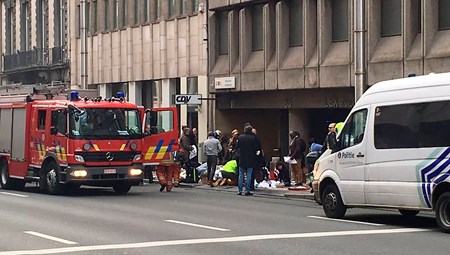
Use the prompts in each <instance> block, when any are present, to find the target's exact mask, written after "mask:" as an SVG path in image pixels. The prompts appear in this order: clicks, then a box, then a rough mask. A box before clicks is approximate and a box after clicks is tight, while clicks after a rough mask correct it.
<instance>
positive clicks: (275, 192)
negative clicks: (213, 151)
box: [180, 183, 314, 200]
mask: <svg viewBox="0 0 450 255" xmlns="http://www.w3.org/2000/svg"><path fill="white" fill-rule="evenodd" d="M180 187H184V188H193V189H203V190H214V191H224V192H232V193H237V186H217V187H210V186H209V185H207V184H200V183H180ZM252 193H253V194H254V195H256V196H258V195H260V196H272V197H279V198H289V199H309V200H314V194H313V193H311V192H310V189H306V190H289V189H288V188H267V189H266V188H256V190H255V191H253V192H252Z"/></svg>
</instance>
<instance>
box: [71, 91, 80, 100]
mask: <svg viewBox="0 0 450 255" xmlns="http://www.w3.org/2000/svg"><path fill="white" fill-rule="evenodd" d="M78 100H80V98H79V93H78V91H72V92H70V101H78Z"/></svg>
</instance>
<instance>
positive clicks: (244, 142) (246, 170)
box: [203, 123, 265, 196]
mask: <svg viewBox="0 0 450 255" xmlns="http://www.w3.org/2000/svg"><path fill="white" fill-rule="evenodd" d="M214 133H216V134H217V131H215V132H209V133H208V138H207V139H206V141H205V142H204V143H203V151H204V153H205V155H206V157H207V161H206V162H207V178H208V183H209V185H211V186H215V185H214V182H213V181H214V180H213V178H214V174H215V171H216V165H217V163H218V162H220V163H221V164H223V165H224V166H223V170H222V171H221V175H222V178H221V179H218V180H216V184H219V185H223V184H225V183H227V182H231V183H235V182H236V180H237V183H238V189H239V192H238V195H246V196H250V195H252V193H251V191H252V190H254V179H255V175H254V170H259V168H261V167H263V166H265V160H264V154H263V151H262V147H261V141H260V140H259V138H258V136H257V132H256V129H255V128H253V127H252V125H251V124H250V123H246V124H245V125H244V130H243V133H242V134H239V131H238V130H237V129H234V130H233V131H231V136H230V137H226V136H225V137H226V138H223V137H221V136H220V133H219V134H217V135H215V134H214ZM221 138H222V139H221ZM244 177H245V180H246V181H245V185H246V189H245V193H243V186H244Z"/></svg>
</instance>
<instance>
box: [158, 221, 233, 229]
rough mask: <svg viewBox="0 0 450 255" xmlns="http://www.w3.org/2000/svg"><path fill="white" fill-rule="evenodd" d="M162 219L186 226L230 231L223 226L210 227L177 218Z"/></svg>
mask: <svg viewBox="0 0 450 255" xmlns="http://www.w3.org/2000/svg"><path fill="white" fill-rule="evenodd" d="M164 221H166V222H171V223H176V224H182V225H187V226H191V227H197V228H206V229H212V230H217V231H224V232H226V231H230V230H229V229H225V228H216V227H210V226H205V225H199V224H195V223H189V222H183V221H178V220H164Z"/></svg>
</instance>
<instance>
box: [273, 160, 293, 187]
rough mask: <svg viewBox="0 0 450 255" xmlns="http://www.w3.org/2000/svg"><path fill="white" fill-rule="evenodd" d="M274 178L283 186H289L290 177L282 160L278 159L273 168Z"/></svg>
mask: <svg viewBox="0 0 450 255" xmlns="http://www.w3.org/2000/svg"><path fill="white" fill-rule="evenodd" d="M274 174H275V178H276V180H277V181H279V182H280V183H283V184H284V186H287V187H288V186H291V178H289V170H288V169H287V167H286V166H285V165H284V164H283V162H281V161H278V162H277V164H276V165H275V169H274Z"/></svg>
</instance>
